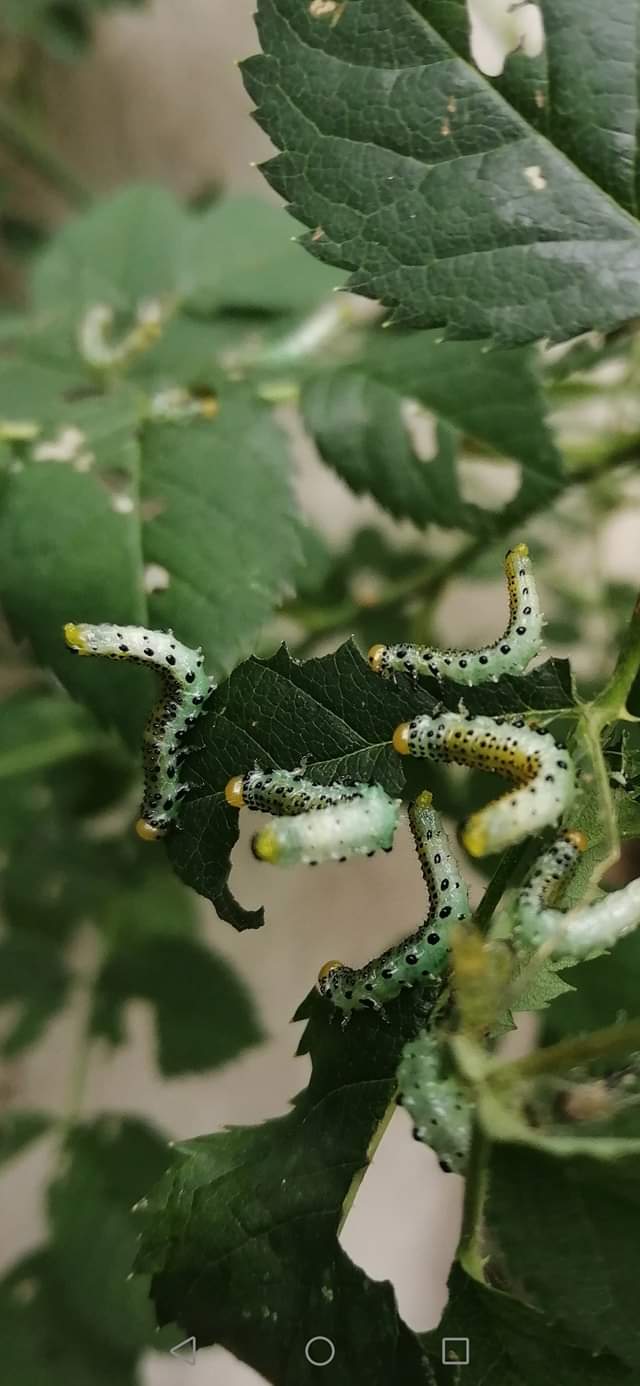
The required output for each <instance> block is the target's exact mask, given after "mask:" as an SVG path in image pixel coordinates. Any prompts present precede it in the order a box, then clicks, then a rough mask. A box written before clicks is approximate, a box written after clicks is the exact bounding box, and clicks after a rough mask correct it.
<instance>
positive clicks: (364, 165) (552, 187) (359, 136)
mask: <svg viewBox="0 0 640 1386" xmlns="http://www.w3.org/2000/svg"><path fill="white" fill-rule="evenodd" d="M544 15H545V20H546V23H547V38H546V49H545V55H544V58H543V59H542V60H538V61H537V63H536V64H535V65H534V66H533V68H531V67H530V66H529V65H528V63H527V61H526V60H522V59H517V58H516V59H514V60H512V62H511V63H510V64H509V65H508V67H507V73H506V76H505V78H504V79H503V81H502V83H501V91H499V90H498V88H497V86H496V85H494V84H492V83H491V82H490V81H489V80H488V79H487V77H485V76H484V75H483V74H482V73H481V72H479V71H478V69H477V68H476V67H475V66H474V65H473V63H472V62H470V60H469V52H468V39H467V25H466V23H465V10H464V6H463V5H462V3H461V0H447V3H443V2H442V0H412V2H411V3H410V0H402V3H400V4H398V5H396V6H395V7H394V9H393V11H392V12H390V10H389V6H388V3H387V0H349V2H348V3H347V4H346V5H344V6H343V7H341V8H339V11H336V15H335V16H334V19H335V22H329V20H328V19H327V17H324V18H323V17H321V16H320V17H318V16H316V15H314V13H313V9H312V8H310V7H309V6H308V5H300V4H299V3H298V0H259V4H258V30H259V37H260V42H261V46H262V50H263V51H262V55H261V56H260V57H255V58H252V59H250V60H249V62H248V63H246V64H245V66H244V76H245V82H246V85H247V88H248V90H249V93H250V95H251V96H252V98H253V99H254V101H255V103H256V106H257V118H258V120H259V123H260V124H261V125H262V126H263V128H264V129H265V130H266V131H267V133H268V134H269V135H270V136H271V138H272V139H273V141H274V143H275V145H276V147H277V148H278V149H279V150H280V151H281V152H280V153H279V154H277V155H276V157H275V158H274V159H271V160H270V161H269V162H268V163H267V165H266V166H265V172H266V176H267V177H268V179H269V182H270V183H271V184H272V185H273V187H275V188H276V190H277V191H278V192H279V193H280V194H281V195H282V196H283V197H285V198H286V199H287V202H288V203H289V206H290V209H291V211H292V213H293V215H294V216H296V217H297V218H298V220H300V221H302V222H304V223H305V224H306V225H307V226H309V227H313V228H318V227H319V228H321V233H320V234H318V232H317V231H316V232H315V233H314V235H313V236H310V235H308V236H307V237H306V240H305V244H306V245H307V247H308V248H309V249H311V250H312V251H313V252H314V253H315V254H316V255H317V256H318V257H320V258H322V259H323V260H327V261H329V262H330V263H332V264H335V265H339V266H341V267H342V268H345V269H348V270H349V271H350V272H351V274H350V278H349V280H348V285H349V287H351V288H354V289H356V290H357V291H360V292H364V293H365V294H367V295H368V296H369V297H372V298H379V299H381V300H382V301H383V302H384V303H386V304H388V305H389V306H390V307H391V308H392V310H393V313H394V317H395V318H396V320H400V319H401V320H403V321H405V322H410V323H411V324H412V325H414V326H424V327H430V326H434V327H435V326H439V325H440V324H445V325H446V328H447V331H448V333H449V335H451V336H455V337H489V338H492V339H493V340H495V341H498V342H502V343H505V344H517V343H521V342H526V341H530V340H532V339H533V338H537V337H548V338H550V339H551V340H560V339H563V338H568V337H572V336H574V335H576V334H577V333H579V332H582V331H584V330H587V329H590V328H594V327H597V328H600V329H603V330H604V329H607V328H611V327H615V326H616V325H618V324H619V323H621V322H625V321H627V320H628V319H629V318H630V317H632V316H634V315H636V314H637V313H638V311H639V310H640V289H639V288H638V284H639V283H640V234H639V231H638V226H637V223H636V222H635V220H634V218H633V216H631V215H630V213H629V212H628V211H627V208H628V207H633V208H634V210H635V192H634V185H633V149H634V141H635V126H636V120H637V94H636V76H635V70H634V67H635V53H634V49H633V43H632V40H631V39H630V34H632V33H633V27H632V26H633V22H634V16H635V9H634V7H633V5H632V0H625V3H624V5H623V8H622V11H621V13H620V15H619V16H618V19H619V21H620V22H618V23H616V24H612V23H611V16H610V14H609V12H608V11H606V10H604V9H603V7H602V5H601V3H600V0H587V2H586V3H585V4H583V5H581V6H580V8H579V13H578V12H577V11H576V8H575V5H573V4H572V3H571V0H560V3H558V4H551V3H549V4H545V5H544ZM532 79H533V80H532ZM594 131H595V133H594ZM559 146H560V147H559ZM613 170H615V172H613ZM616 200H617V201H616Z"/></svg>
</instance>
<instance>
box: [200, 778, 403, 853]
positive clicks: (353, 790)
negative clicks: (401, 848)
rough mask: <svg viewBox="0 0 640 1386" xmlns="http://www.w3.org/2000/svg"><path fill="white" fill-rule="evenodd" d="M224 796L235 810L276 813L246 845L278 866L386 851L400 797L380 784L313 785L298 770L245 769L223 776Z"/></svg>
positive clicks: (390, 842) (395, 822)
mask: <svg viewBox="0 0 640 1386" xmlns="http://www.w3.org/2000/svg"><path fill="white" fill-rule="evenodd" d="M225 796H226V799H227V802H228V803H230V804H231V805H232V806H233V807H235V808H240V807H243V806H246V807H247V808H250V809H260V810H263V811H265V812H267V813H272V814H274V815H278V816H277V817H276V821H275V822H273V823H269V824H267V826H266V827H264V828H262V829H261V830H260V831H259V832H257V833H255V835H254V837H253V839H252V843H251V846H252V851H253V853H254V856H256V857H257V858H258V860H259V861H267V862H271V863H273V864H277V865H278V866H297V865H298V864H299V863H304V864H307V865H311V864H313V865H316V864H318V863H320V862H326V861H345V860H346V859H347V858H348V857H354V856H372V855H373V853H374V852H378V851H384V852H390V851H391V848H392V846H393V839H394V836H395V831H396V828H397V826H398V822H399V818H400V800H399V799H392V798H391V797H390V796H389V795H388V794H387V793H386V792H385V790H384V789H382V787H381V786H380V785H377V784H372V785H369V784H361V783H353V784H347V783H338V782H336V783H334V784H330V785H318V784H314V783H313V781H312V780H308V779H305V778H304V776H303V772H302V771H301V770H257V769H256V770H250V771H248V772H247V774H245V775H236V776H234V777H233V778H232V779H231V780H229V782H228V784H227V787H226V790H225Z"/></svg>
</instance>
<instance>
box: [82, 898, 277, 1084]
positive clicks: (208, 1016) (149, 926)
mask: <svg viewBox="0 0 640 1386" xmlns="http://www.w3.org/2000/svg"><path fill="white" fill-rule="evenodd" d="M194 903H195V902H194V898H193V896H191V895H189V894H188V893H187V892H186V891H185V890H184V889H183V888H182V887H181V886H179V885H178V883H177V881H176V880H175V878H172V877H170V876H169V877H167V874H166V872H165V871H159V872H158V871H156V872H155V873H153V874H152V875H149V876H148V877H147V879H146V880H144V881H143V882H142V883H141V884H140V885H139V886H138V887H137V888H132V889H130V890H129V891H121V892H119V893H118V894H117V895H116V896H115V897H114V898H113V900H112V902H111V905H110V908H109V911H108V914H107V917H106V918H103V921H102V923H103V927H104V928H105V929H106V931H107V937H108V938H109V940H110V949H109V953H108V955H107V958H106V961H105V963H104V965H103V967H102V968H101V970H100V972H99V974H98V977H97V980H96V986H95V991H94V1003H93V1019H92V1025H93V1030H94V1032H95V1033H96V1034H99V1035H102V1036H104V1037H106V1038H107V1039H109V1040H110V1041H111V1043H112V1044H122V1043H123V1041H124V1038H125V1034H124V1026H123V1014H122V1012H123V1008H124V1006H125V1005H126V1003H127V1002H128V1001H129V1000H131V999H132V998H133V997H140V998H142V999H143V1000H145V1001H148V1002H149V1004H150V1005H151V1007H152V1009H153V1013H154V1020H155V1024H156V1032H157V1047H158V1064H159V1067H160V1070H161V1072H162V1073H164V1074H167V1075H170V1076H173V1075H175V1074H177V1073H187V1072H194V1071H197V1070H201V1069H205V1068H218V1067H220V1066H221V1065H222V1064H225V1063H228V1062H229V1061H230V1060H231V1059H234V1058H237V1057H238V1056H239V1055H240V1054H242V1053H244V1051H245V1050H246V1049H247V1048H249V1047H250V1046H251V1045H253V1044H257V1043H259V1041H260V1040H261V1039H262V1038H263V1033H262V1030H261V1028H260V1025H259V1022H258V1018H257V1016H256V1013H255V1010H254V1006H253V1003H252V1000H251V997H250V995H249V993H248V992H247V990H246V988H245V987H244V986H243V984H242V982H241V981H240V979H239V978H238V977H237V976H236V974H235V973H234V972H233V970H232V968H231V967H230V966H229V965H228V964H227V963H226V962H224V961H223V959H222V958H219V957H217V956H216V954H215V953H213V952H211V951H210V950H209V949H208V948H205V947H204V946H203V944H201V943H199V942H198V941H197V940H196V939H195V938H193V937H190V936H189V935H190V934H192V932H193V930H194V929H195V926H196V919H195V911H194Z"/></svg>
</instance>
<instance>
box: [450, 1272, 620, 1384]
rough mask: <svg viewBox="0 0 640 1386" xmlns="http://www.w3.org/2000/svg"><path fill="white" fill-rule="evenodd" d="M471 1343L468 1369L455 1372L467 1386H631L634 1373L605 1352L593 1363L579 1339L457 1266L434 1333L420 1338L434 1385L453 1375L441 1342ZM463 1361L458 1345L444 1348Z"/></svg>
mask: <svg viewBox="0 0 640 1386" xmlns="http://www.w3.org/2000/svg"><path fill="white" fill-rule="evenodd" d="M445 1338H454V1339H455V1338H458V1339H464V1338H468V1339H469V1367H468V1369H463V1368H460V1369H459V1373H458V1374H459V1376H460V1380H461V1381H463V1380H464V1381H468V1382H469V1386H480V1383H481V1386H548V1383H549V1379H550V1372H551V1379H552V1380H553V1381H555V1382H557V1383H558V1386H560V1383H561V1386H631V1381H632V1374H631V1372H630V1371H629V1370H628V1369H627V1368H626V1367H625V1366H624V1364H623V1363H622V1362H621V1361H620V1360H619V1358H618V1357H617V1356H616V1355H615V1354H612V1355H611V1356H610V1355H609V1354H608V1353H607V1354H605V1355H603V1356H598V1357H597V1358H595V1359H594V1357H593V1355H592V1353H591V1352H590V1351H589V1349H588V1348H586V1347H585V1346H584V1344H583V1343H581V1342H580V1341H579V1340H578V1341H575V1342H572V1341H571V1338H570V1336H567V1334H566V1333H565V1332H564V1331H563V1329H562V1328H561V1327H559V1326H558V1324H556V1323H554V1322H553V1321H550V1320H549V1318H548V1317H547V1316H545V1315H542V1314H540V1313H539V1312H537V1311H536V1310H535V1309H533V1308H531V1307H530V1306H528V1305H526V1304H522V1303H518V1301H517V1300H516V1299H511V1298H510V1297H509V1295H506V1294H503V1293H501V1292H500V1291H498V1290H492V1289H488V1288H487V1287H486V1286H484V1285H481V1284H479V1283H478V1281H476V1280H472V1279H471V1278H470V1277H469V1276H467V1275H465V1273H464V1271H463V1270H461V1269H460V1268H459V1267H455V1268H454V1270H453V1272H452V1274H451V1277H450V1280H449V1300H448V1303H447V1306H446V1309H445V1311H444V1315H443V1317H442V1319H441V1321H440V1323H439V1325H438V1327H437V1328H436V1329H434V1331H433V1332H432V1333H428V1334H426V1335H425V1337H424V1343H425V1346H426V1347H427V1349H428V1350H429V1351H432V1352H433V1361H434V1365H435V1364H438V1365H437V1367H436V1375H435V1376H434V1386H436V1383H437V1386H451V1378H452V1376H453V1377H454V1378H455V1375H456V1372H455V1369H454V1368H453V1367H452V1365H451V1362H449V1365H445V1364H444V1363H443V1362H442V1357H443V1339H445ZM451 1348H452V1349H453V1351H454V1352H455V1351H457V1352H458V1355H459V1357H462V1356H463V1354H464V1352H465V1349H464V1345H463V1344H462V1343H458V1345H457V1348H456V1345H455V1344H452V1345H451V1347H449V1346H447V1347H446V1352H447V1354H448V1352H449V1351H450V1350H451Z"/></svg>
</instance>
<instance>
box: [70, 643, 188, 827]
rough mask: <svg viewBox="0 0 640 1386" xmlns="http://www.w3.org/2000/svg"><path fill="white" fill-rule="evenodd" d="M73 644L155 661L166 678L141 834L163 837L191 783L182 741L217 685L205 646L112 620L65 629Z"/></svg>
mask: <svg viewBox="0 0 640 1386" xmlns="http://www.w3.org/2000/svg"><path fill="white" fill-rule="evenodd" d="M64 637H65V640H66V643H67V646H68V648H69V649H70V650H71V651H72V652H73V653H74V654H77V655H98V656H102V657H104V658H106V659H121V660H127V661H128V662H129V663H134V664H149V665H151V666H152V668H153V669H155V671H156V673H157V674H158V676H159V679H160V686H161V695H160V698H159V700H158V702H157V703H155V705H154V707H153V708H152V710H151V713H150V716H149V719H148V722H147V725H146V727H145V731H144V741H143V762H144V797H143V800H142V807H141V810H140V818H139V819H138V822H137V823H136V832H137V833H138V835H139V837H141V838H143V840H144V841H147V842H153V841H154V840H155V839H156V838H158V837H162V836H163V835H164V834H165V833H166V832H167V831H168V829H169V828H170V827H171V825H172V824H173V823H174V822H175V820H176V818H177V815H178V811H179V807H180V800H181V799H182V798H184V795H185V794H186V793H187V790H188V785H186V784H184V783H182V784H181V783H180V780H179V766H180V761H181V759H182V753H181V749H180V744H179V743H180V739H181V738H182V737H183V736H184V734H185V732H186V731H188V729H189V727H190V726H191V725H192V724H193V722H195V721H196V718H197V717H198V716H199V714H200V712H201V710H202V705H203V703H204V702H205V700H206V699H207V698H208V696H209V694H210V693H211V692H212V691H213V689H214V688H215V683H214V682H213V680H212V679H210V678H209V677H208V675H207V674H206V673H205V671H204V659H203V656H202V651H201V650H199V649H198V650H192V649H190V648H189V646H188V645H183V644H182V641H180V640H177V639H176V637H175V636H174V634H173V632H172V631H163V630H148V629H147V628H146V627H145V626H124V625H122V626H119V625H111V624H103V625H90V624H82V625H76V624H75V623H74V622H72V621H69V622H67V624H66V625H65V627H64Z"/></svg>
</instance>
